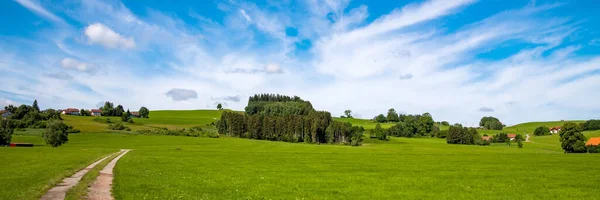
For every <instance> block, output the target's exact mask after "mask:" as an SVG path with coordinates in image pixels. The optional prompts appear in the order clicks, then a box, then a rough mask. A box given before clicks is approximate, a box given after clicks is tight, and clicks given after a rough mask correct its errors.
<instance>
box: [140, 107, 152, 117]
mask: <svg viewBox="0 0 600 200" xmlns="http://www.w3.org/2000/svg"><path fill="white" fill-rule="evenodd" d="M138 112H139V113H140V117H141V118H148V115H150V110H148V108H146V107H141V108H140V110H139V111H138Z"/></svg>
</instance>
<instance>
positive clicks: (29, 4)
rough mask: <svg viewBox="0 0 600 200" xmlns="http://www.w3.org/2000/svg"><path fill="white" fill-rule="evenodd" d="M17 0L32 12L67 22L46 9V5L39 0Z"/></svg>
mask: <svg viewBox="0 0 600 200" xmlns="http://www.w3.org/2000/svg"><path fill="white" fill-rule="evenodd" d="M15 1H16V2H17V3H19V4H21V6H23V7H25V8H27V9H29V10H31V11H32V12H34V13H36V14H38V15H40V16H42V17H44V18H46V19H48V20H51V21H54V22H59V23H65V21H64V20H63V19H62V18H60V17H58V16H56V15H54V14H52V13H51V12H49V11H48V10H46V9H45V8H44V7H42V6H41V5H40V2H39V1H36V0H15Z"/></svg>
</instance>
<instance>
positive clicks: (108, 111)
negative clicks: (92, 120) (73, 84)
mask: <svg viewBox="0 0 600 200" xmlns="http://www.w3.org/2000/svg"><path fill="white" fill-rule="evenodd" d="M99 109H100V110H101V111H102V113H101V114H102V116H114V117H124V116H125V117H133V115H131V112H130V111H129V109H127V111H125V110H124V108H123V106H122V105H120V104H119V105H117V107H114V104H113V103H111V102H109V101H106V102H104V106H102V107H100V108H99ZM87 113H88V114H89V112H87ZM138 113H139V114H140V115H139V117H140V118H148V117H149V115H150V110H148V108H146V107H144V106H142V107H141V108H140V109H139V110H138ZM81 115H83V112H82V113H81ZM88 116H89V115H88Z"/></svg>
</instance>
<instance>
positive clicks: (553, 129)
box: [550, 126, 560, 134]
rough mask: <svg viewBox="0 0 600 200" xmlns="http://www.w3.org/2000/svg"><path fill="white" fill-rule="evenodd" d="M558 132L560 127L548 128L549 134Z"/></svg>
mask: <svg viewBox="0 0 600 200" xmlns="http://www.w3.org/2000/svg"><path fill="white" fill-rule="evenodd" d="M559 131H560V126H555V127H552V128H550V133H552V134H555V133H558V132H559Z"/></svg>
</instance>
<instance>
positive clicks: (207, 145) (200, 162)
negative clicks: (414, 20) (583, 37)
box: [0, 111, 600, 199]
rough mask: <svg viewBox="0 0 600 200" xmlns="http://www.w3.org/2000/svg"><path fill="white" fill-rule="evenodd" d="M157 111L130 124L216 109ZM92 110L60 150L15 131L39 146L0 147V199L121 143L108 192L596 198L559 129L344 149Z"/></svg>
mask: <svg viewBox="0 0 600 200" xmlns="http://www.w3.org/2000/svg"><path fill="white" fill-rule="evenodd" d="M164 112H165V113H161V112H157V111H154V112H151V115H150V117H151V118H150V119H146V120H138V121H139V124H138V122H137V121H136V125H137V126H139V127H137V128H147V127H154V126H164V127H170V126H177V127H178V126H180V125H181V126H183V127H187V126H204V125H205V124H206V123H210V119H211V116H217V118H218V116H219V115H220V114H219V113H218V112H219V111H216V112H214V113H210V114H208V113H206V114H204V113H202V115H201V116H196V117H195V118H196V119H197V121H194V120H176V119H167V118H176V117H177V116H178V115H171V114H170V113H168V112H170V111H164ZM177 112H180V111H177ZM189 112H190V113H186V114H190V115H194V114H193V112H194V111H189ZM195 112H200V113H201V111H195ZM156 113H160V114H156ZM155 114H156V115H155ZM196 114H198V113H196ZM163 117H164V118H165V119H161V118H163ZM93 118H94V117H89V118H84V117H79V118H77V117H66V118H65V121H66V122H67V123H69V124H70V125H73V126H75V128H77V129H80V130H82V133H78V134H71V135H70V137H69V143H67V144H65V145H63V146H61V147H58V148H51V147H48V146H45V145H44V143H43V140H42V138H41V132H40V131H38V130H27V131H25V132H21V131H19V132H16V133H15V134H16V135H14V136H13V141H14V142H32V143H34V144H36V145H37V146H35V147H33V148H0V156H2V160H7V161H9V162H7V164H3V165H0V182H1V183H3V187H0V197H1V198H0V199H35V198H39V196H40V195H41V194H43V193H44V192H45V190H47V189H48V188H49V187H50V186H52V185H53V184H55V183H57V182H58V181H60V179H61V178H63V177H65V176H69V175H71V174H72V173H74V172H75V171H77V170H79V169H81V168H83V167H85V166H86V165H88V164H90V163H92V162H93V161H94V160H96V159H99V158H101V157H103V156H105V155H108V154H110V153H113V152H116V151H118V150H119V149H132V151H131V152H129V153H128V154H127V155H126V156H124V157H123V158H122V159H121V160H120V161H119V163H118V164H117V166H116V168H115V179H114V180H115V182H114V188H113V193H114V195H115V198H116V199H600V193H598V192H597V185H598V180H600V168H598V166H599V165H600V155H597V154H564V153H562V150H561V148H560V143H559V141H558V136H556V135H553V136H538V137H532V138H531V140H532V142H528V143H525V145H524V148H522V149H519V148H517V145H516V144H513V145H511V146H508V145H506V144H493V145H491V146H468V145H449V144H446V142H445V140H444V139H438V138H395V137H392V138H391V139H390V141H379V140H371V139H369V138H367V137H365V138H366V139H365V141H364V144H363V146H361V147H350V146H341V145H314V144H303V143H285V142H271V141H261V140H250V139H239V138H231V137H221V138H195V137H181V136H158V135H137V134H130V133H118V132H110V133H109V132H107V131H106V130H105V126H106V124H101V123H99V124H101V125H102V126H100V125H96V124H94V123H96V122H95V121H94V120H93ZM336 120H339V119H336ZM356 121H357V122H358V120H356ZM361 123H363V124H366V125H370V124H368V120H365V121H363V122H361ZM550 123H554V122H550ZM550 123H549V124H550ZM75 124H79V125H80V126H77V125H75ZM373 124H374V123H373ZM83 125H86V126H83ZM559 125H560V124H559ZM390 126H391V125H390ZM534 126H537V125H531V124H528V123H526V124H523V125H517V126H514V127H507V129H509V128H511V129H512V128H514V129H517V128H519V130H529V129H530V128H529V127H533V129H535V127H534ZM373 127H374V125H373ZM384 127H386V126H384ZM367 129H368V128H367ZM531 131H533V130H531ZM585 135H586V136H588V137H589V136H600V131H595V132H585ZM6 183H8V184H6Z"/></svg>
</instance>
